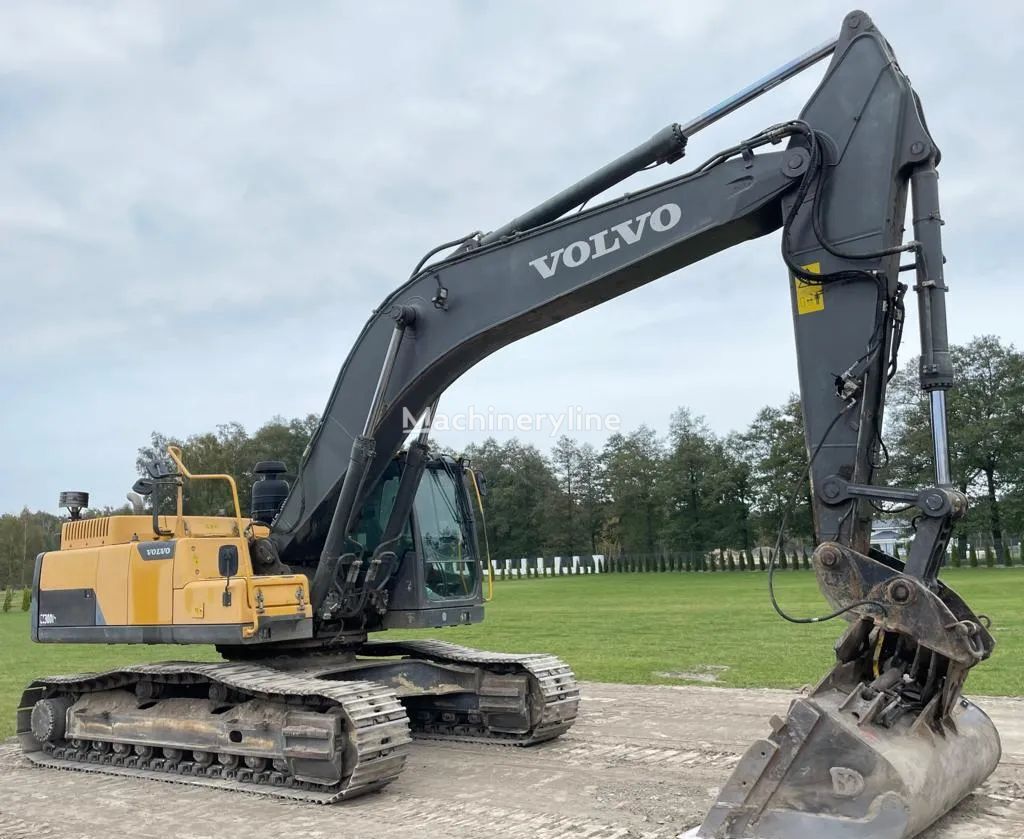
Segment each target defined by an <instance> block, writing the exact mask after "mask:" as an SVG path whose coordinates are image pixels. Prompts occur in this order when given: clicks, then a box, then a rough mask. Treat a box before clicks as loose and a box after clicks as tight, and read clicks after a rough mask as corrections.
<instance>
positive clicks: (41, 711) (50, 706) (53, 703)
mask: <svg viewBox="0 0 1024 839" xmlns="http://www.w3.org/2000/svg"><path fill="white" fill-rule="evenodd" d="M71 704H72V703H71V700H70V699H68V698H67V697H63V696H56V697H53V698H51V699H40V700H39V701H38V702H37V703H36V704H35V705H34V706H33V707H32V719H31V723H30V725H31V729H32V736H33V737H35V738H36V740H38V741H39V742H40V743H53V742H56V741H58V740H63V739H64V734H65V732H66V731H67V724H68V708H70V707H71Z"/></svg>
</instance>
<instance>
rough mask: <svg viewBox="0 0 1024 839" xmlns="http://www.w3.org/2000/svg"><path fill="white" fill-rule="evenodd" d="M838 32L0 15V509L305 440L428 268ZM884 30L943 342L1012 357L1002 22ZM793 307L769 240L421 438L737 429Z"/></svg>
mask: <svg viewBox="0 0 1024 839" xmlns="http://www.w3.org/2000/svg"><path fill="white" fill-rule="evenodd" d="M846 11H847V7H846V5H840V4H838V3H832V2H830V3H826V4H819V5H818V6H816V7H815V8H814V9H813V11H812V10H810V9H807V10H805V11H804V12H803V13H802V14H800V15H798V16H794V15H780V14H778V10H777V9H774V8H772V7H770V6H750V5H744V6H742V7H741V6H732V7H730V6H727V5H726V4H722V3H711V2H707V3H696V2H695V3H687V4H664V3H660V2H633V3H628V4H623V3H615V2H610V0H609V2H594V3H588V4H586V5H585V6H578V5H573V4H554V3H542V2H539V0H537V2H526V3H516V4H505V3H497V2H484V3H475V2H474V3H470V2H447V3H442V2H437V3H430V4H423V3H415V2H406V3H400V2H390V3H386V4H355V3H338V2H323V3H303V4H299V5H296V4H279V3H270V2H211V3H204V4H192V5H187V6H182V5H180V4H173V3H170V2H163V3H144V2H124V3H109V4H78V3H67V4H64V3H47V2H34V3H31V4H7V5H5V6H4V7H3V8H2V9H0V107H2V108H3V112H4V119H3V120H2V121H0V123H2V125H0V132H2V133H3V140H4V158H5V163H6V165H5V166H4V167H2V168H0V282H2V287H3V289H4V296H5V302H4V310H3V311H4V328H3V330H2V332H0V392H2V393H3V394H4V395H5V396H6V399H5V406H4V410H3V412H2V415H0V416H2V419H0V433H2V435H3V439H4V440H5V441H7V443H8V446H9V449H10V452H11V454H10V456H9V457H8V458H7V463H6V464H5V469H4V474H5V476H6V477H7V480H5V481H4V482H2V484H3V485H2V488H0V509H16V508H18V507H20V506H21V504H23V503H28V504H29V505H30V506H33V507H41V508H46V509H49V508H52V507H53V504H54V499H55V497H56V493H57V492H58V491H59V490H60V489H65V488H70V487H72V486H84V487H85V488H87V489H91V490H92V491H93V495H94V499H95V500H96V502H97V503H117V502H118V501H119V500H120V498H121V496H122V491H123V490H124V489H126V488H127V486H128V485H129V484H130V483H131V480H132V478H133V475H132V473H133V463H134V456H135V450H136V448H137V447H138V446H139V445H141V444H143V443H144V442H145V441H146V439H147V436H148V434H149V432H150V431H151V430H153V429H159V430H162V431H165V432H169V433H174V434H188V433H190V432H193V431H199V430H205V429H208V428H211V427H213V426H215V425H216V424H218V423H220V422H226V421H230V420H239V421H241V422H243V423H244V424H246V425H247V426H249V427H250V428H251V427H255V426H257V425H259V424H260V423H261V422H263V421H264V420H266V419H267V418H269V417H271V416H272V415H274V414H284V415H298V414H302V413H306V412H309V411H319V410H320V409H321V408H322V406H323V404H324V402H325V400H326V398H327V395H328V392H329V390H330V387H331V385H332V384H333V380H334V376H335V374H336V371H337V369H338V367H339V366H340V364H341V362H342V361H343V359H344V357H345V355H346V354H347V352H348V349H349V347H350V345H351V343H352V341H353V340H354V338H355V336H356V334H357V333H358V331H359V329H360V328H361V327H362V324H363V322H364V321H365V319H366V318H367V317H368V315H369V314H370V312H371V310H372V309H373V307H374V306H375V305H376V304H377V303H378V302H379V301H380V300H381V299H382V298H383V297H384V296H385V295H386V294H387V293H388V292H389V291H390V290H391V289H392V288H393V287H394V286H396V285H397V284H398V283H399V282H400V281H401V280H402V279H403V278H404V277H405V276H406V275H407V273H408V271H409V269H410V268H411V266H412V265H413V264H414V263H415V262H416V260H417V259H418V258H419V256H420V255H421V254H422V253H423V252H424V251H426V250H427V249H428V248H429V247H431V246H432V245H433V244H434V243H436V242H439V241H443V240H445V239H448V238H451V237H452V236H454V235H458V234H462V233H466V232H469V231H470V230H473V229H477V228H482V229H491V228H494V227H496V226H498V225H499V224H501V223H503V222H504V221H506V220H507V219H508V218H511V217H512V216H514V215H516V214H518V213H519V212H521V211H522V210H524V209H525V208H527V207H529V206H532V205H533V204H535V203H537V202H538V201H539V200H542V199H543V198H545V197H547V196H548V195H550V194H552V193H554V192H556V191H558V190H559V189H561V188H562V187H564V186H565V185H567V184H569V183H572V182H574V181H576V180H577V179H579V178H580V177H582V176H583V175H585V174H587V173H588V172H590V171H592V170H593V169H596V168H597V167H599V166H601V165H603V164H604V163H606V162H607V161H608V160H610V159H612V158H614V157H616V156H618V155H619V154H621V153H622V152H623V151H624V150H626V149H628V148H630V147H632V146H633V145H635V144H636V143H638V142H640V141H642V140H644V139H646V138H647V137H648V136H650V135H651V134H652V133H654V132H655V131H656V130H658V129H659V128H661V127H662V126H663V125H665V124H667V123H669V122H672V121H684V120H686V119H687V118H689V117H691V116H693V115H695V114H697V113H700V112H701V111H703V110H704V109H705V108H707V107H708V106H709V105H710V104H712V103H714V102H715V101H717V100H719V99H721V98H724V97H725V96H727V95H728V94H730V93H731V92H733V91H734V90H737V89H739V88H740V87H743V86H744V85H745V84H747V83H749V82H750V81H751V80H753V79H754V78H757V77H759V76H760V75H762V74H763V73H765V72H766V71H767V70H769V69H770V68H771V67H773V66H775V65H778V64H781V63H783V62H784V61H786V60H788V59H789V58H791V57H792V56H794V55H795V54H797V53H799V52H801V51H803V50H804V49H806V48H807V47H809V46H812V45H814V44H815V43H818V42H820V41H821V40H824V39H825V38H826V37H830V36H831V35H832V34H833V33H834V31H835V30H836V27H837V26H838V24H839V22H840V21H841V18H842V16H843V14H844V13H845V12H846ZM997 17H998V19H999V20H998V21H997V20H996V18H997ZM877 22H878V23H879V25H880V26H881V27H882V29H883V31H884V32H885V33H886V34H887V36H888V37H889V39H890V40H891V41H892V43H893V44H894V47H895V49H896V51H897V54H898V55H899V56H900V60H901V63H902V65H903V67H904V68H905V69H907V70H908V72H910V73H911V75H912V77H913V79H914V82H915V86H916V87H917V89H918V90H919V91H920V93H921V95H922V97H923V98H924V101H925V106H926V109H927V113H928V116H929V122H930V126H931V128H932V130H933V131H934V133H935V134H936V136H937V138H938V139H939V142H940V145H942V147H943V150H944V153H945V159H944V162H943V165H942V167H941V169H942V172H943V181H942V187H943V196H944V215H945V217H946V219H947V222H948V225H947V227H946V230H945V235H946V243H947V252H948V255H949V257H950V265H949V270H948V279H949V282H950V285H951V287H952V288H953V291H954V295H951V297H950V305H951V313H950V318H951V328H952V329H953V334H954V337H955V338H956V339H958V340H965V339H966V338H968V337H970V335H972V334H974V333H976V332H991V331H996V332H998V333H999V334H1001V335H1003V336H1004V337H1005V338H1007V339H1009V340H1017V341H1018V342H1020V339H1021V331H1020V328H1019V327H1018V326H1017V323H1018V319H1017V318H1016V317H1015V316H1014V315H1013V314H1012V313H1013V312H1014V311H1019V309H1020V308H1021V306H1020V304H1021V303H1022V302H1024V286H1021V285H1020V284H1019V283H1017V282H1016V278H1015V276H1014V269H1013V267H1012V266H1014V265H1015V263H1016V255H1015V248H1014V247H1013V246H1014V245H1015V244H1016V242H1015V240H1016V238H1017V235H1018V234H1017V232H1016V225H1015V221H1014V219H1015V212H1014V210H1015V207H1014V206H1012V205H1011V203H1010V202H1011V201H1015V200H1016V195H1015V194H1014V190H1012V189H1008V188H1007V182H1006V172H1007V171H1008V170H1007V163H1008V162H1009V161H1011V160H1012V159H1013V157H1012V150H1013V147H1014V143H1015V138H1016V137H1017V136H1018V135H1019V134H1020V129H1021V127H1022V125H1021V123H1022V120H1024V117H1022V116H1021V114H1020V112H1019V109H1017V108H1014V107H1012V103H1014V102H1015V101H1016V88H1015V87H1014V82H1013V79H1014V77H1015V70H1016V67H1018V66H1019V64H1020V61H1021V47H1020V45H1019V39H1018V38H1017V37H1016V34H1015V33H1017V32H1019V31H1020V26H1021V24H1022V23H1024V19H1022V12H1021V11H1020V9H1019V8H1018V7H1017V6H1016V5H1013V4H1008V3H1007V4H1002V5H996V4H993V5H992V6H991V7H990V14H987V15H964V14H963V13H962V11H961V9H960V8H959V7H958V6H956V5H955V4H948V5H946V4H937V5H936V6H935V7H934V8H932V9H930V11H929V15H928V16H927V17H922V16H920V15H919V14H918V13H915V12H914V10H912V9H910V8H909V7H908V8H907V9H902V8H897V7H892V8H890V9H886V10H884V11H883V12H882V14H880V15H879V16H878V18H877ZM819 76H820V70H816V71H812V72H811V73H808V74H807V75H806V76H805V77H801V78H799V79H796V80H794V81H792V82H790V83H787V84H786V85H784V86H782V87H780V88H778V89H777V90H775V91H773V92H772V93H770V94H769V95H767V96H765V97H764V98H763V99H762V100H759V101H758V102H757V103H755V104H754V105H752V106H751V107H750V108H747V109H744V111H742V112H740V113H737V114H736V115H734V116H733V117H730V118H729V119H728V120H725V121H723V123H721V124H719V125H716V126H714V127H712V128H711V129H709V130H708V131H707V132H706V133H705V134H701V135H699V136H698V137H696V138H695V139H694V140H693V142H692V143H691V150H690V156H689V158H687V160H692V161H696V160H699V159H702V158H703V157H704V156H706V155H708V154H710V153H711V152H713V151H714V150H716V149H717V148H720V147H723V146H726V145H730V144H732V143H733V142H735V141H736V140H737V139H739V138H742V137H745V136H749V135H750V134H751V133H753V132H754V131H756V130H757V129H759V128H762V127H764V126H765V125H767V124H769V123H772V122H776V121H778V120H780V119H783V118H786V117H790V116H793V115H795V114H796V113H797V112H798V111H799V109H800V107H801V104H802V102H803V101H804V100H805V99H806V97H807V95H808V94H809V93H810V91H811V90H812V89H813V86H814V84H815V83H816V81H817V78H818V77H819ZM685 166H686V162H685V161H684V162H683V163H681V164H677V165H676V166H675V167H674V168H673V172H672V174H674V173H675V172H677V171H682V169H683V167H685ZM666 174H668V173H667V172H666V171H665V170H657V171H655V172H651V173H645V174H644V175H642V176H638V177H636V178H634V179H631V181H630V182H629V183H628V184H627V185H626V188H636V187H638V186H641V185H644V184H647V183H651V182H653V181H654V180H655V179H657V178H661V177H665V176H666ZM786 282H787V281H786V278H785V275H784V271H783V270H782V267H781V263H780V260H779V258H778V254H777V241H776V240H775V238H774V237H772V238H770V239H768V240H765V241H760V242H753V243H748V244H747V245H744V246H742V247H740V248H737V249H735V250H734V251H732V252H729V253H725V254H719V255H718V256H716V257H713V258H711V259H709V260H706V261H705V262H703V263H700V264H699V265H696V266H692V267H691V268H689V269H687V270H686V271H684V272H681V273H680V274H679V275H678V276H672V277H667V278H664V279H662V280H660V281H658V282H656V283H654V284H652V285H651V286H649V287H646V288H644V289H641V290H638V291H636V292H633V293H631V294H629V295H627V296H626V297H624V298H622V299H620V300H618V301H615V302H614V303H611V304H606V305H604V306H601V307H598V308H597V309H595V310H592V311H590V312H587V313H585V314H583V315H581V316H579V317H577V318H574V319H572V320H571V321H568V322H565V323H562V324H559V325H557V326H555V327H553V328H552V329H550V330H548V331H546V332H544V333H541V334H538V335H536V336H533V337H531V338H529V339H527V340H525V341H523V342H521V343H520V344H518V345H516V346H514V347H510V348H507V349H506V350H504V351H502V352H500V353H498V354H496V355H495V356H493V357H491V358H489V359H487V360H486V361H485V362H483V363H482V364H481V365H479V366H478V367H477V368H476V369H474V370H473V371H471V372H470V373H469V374H467V376H465V377H464V378H463V379H462V380H460V381H459V382H458V383H456V385H454V386H453V387H452V388H451V390H450V391H449V393H448V394H446V396H445V397H444V400H443V402H442V406H443V408H444V409H445V410H448V411H457V410H459V409H460V406H463V407H464V406H467V405H470V404H474V405H477V406H480V405H482V404H486V405H493V406H494V407H495V409H496V410H499V411H527V412H534V413H536V412H548V411H558V410H561V409H563V408H565V407H567V406H570V405H583V406H585V407H586V408H587V409H588V410H591V409H593V410H601V411H607V412H614V413H618V414H621V415H622V416H623V419H624V422H625V424H626V426H627V427H629V426H632V425H637V424H639V423H641V422H646V423H648V424H650V425H653V426H655V427H658V428H661V429H664V428H665V427H666V426H667V421H668V416H669V414H670V413H671V411H672V410H673V409H674V408H675V407H677V406H678V405H680V404H686V405H689V406H690V407H692V408H693V409H694V411H695V412H697V413H701V414H705V415H707V416H708V418H709V421H710V422H711V424H712V426H713V427H714V428H716V429H717V430H720V431H725V430H728V429H730V428H734V427H741V426H743V425H745V424H746V423H747V422H748V421H749V419H750V418H751V417H752V416H753V414H754V413H755V411H756V410H757V409H758V408H759V407H760V406H761V405H762V404H764V403H767V402H780V401H781V400H783V399H784V398H785V397H786V395H787V394H788V393H789V392H791V391H792V390H793V389H794V388H795V386H796V374H795V360H794V357H793V349H792V338H791V337H790V336H791V332H792V326H791V324H790V320H789V311H788V302H787V294H788V292H787V290H786ZM908 346H910V347H912V346H913V337H912V335H908ZM466 441H467V440H465V439H461V438H459V437H458V435H453V437H452V439H451V440H450V441H446V442H452V443H453V444H456V445H459V444H462V443H464V442H466ZM536 442H538V443H539V444H540V445H542V446H547V445H548V441H547V440H546V439H540V438H538V439H537V440H536Z"/></svg>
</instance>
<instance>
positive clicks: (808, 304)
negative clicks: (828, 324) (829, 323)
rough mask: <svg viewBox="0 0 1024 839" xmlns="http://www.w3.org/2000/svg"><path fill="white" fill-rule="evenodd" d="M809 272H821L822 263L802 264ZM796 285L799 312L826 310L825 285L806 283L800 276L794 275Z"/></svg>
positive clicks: (806, 313)
mask: <svg viewBox="0 0 1024 839" xmlns="http://www.w3.org/2000/svg"><path fill="white" fill-rule="evenodd" d="M801 267H802V268H803V269H804V270H805V271H806V272H807V273H808V274H820V273H821V263H820V262H812V263H811V264H810V265H802V266H801ZM793 282H794V284H795V285H796V310H797V313H798V314H801V315H809V314H810V313H811V312H823V311H825V287H824V286H821V285H815V284H814V283H806V282H804V281H803V280H801V279H800V278H799V277H794V278H793Z"/></svg>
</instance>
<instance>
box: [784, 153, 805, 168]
mask: <svg viewBox="0 0 1024 839" xmlns="http://www.w3.org/2000/svg"><path fill="white" fill-rule="evenodd" d="M786 165H787V166H788V167H789V168H790V169H799V168H800V167H801V166H803V165H804V159H803V157H802V156H801V155H799V154H794V155H790V157H789V160H787V161H786Z"/></svg>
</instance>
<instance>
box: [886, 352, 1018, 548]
mask: <svg viewBox="0 0 1024 839" xmlns="http://www.w3.org/2000/svg"><path fill="white" fill-rule="evenodd" d="M951 354H952V358H953V367H954V371H955V379H954V381H955V386H954V388H953V389H952V390H951V391H950V392H949V394H948V395H947V399H946V408H947V416H948V419H949V423H948V424H949V453H950V472H951V475H952V479H953V484H954V486H956V487H957V488H958V489H960V491H961V492H964V493H965V494H967V495H968V496H969V497H970V499H971V502H972V510H971V511H970V513H969V514H968V516H967V517H966V518H965V519H964V520H963V521H962V522H961V523H960V525H959V526H958V529H957V538H958V540H959V544H960V550H961V553H963V552H964V550H965V548H966V539H967V533H968V531H969V530H970V529H975V528H977V527H978V526H982V527H986V529H987V530H988V531H989V534H990V536H991V539H992V544H993V547H994V550H995V554H996V555H997V556H999V555H1002V552H1003V545H1004V532H1003V531H1004V522H1003V506H1002V505H1003V500H1004V498H1008V497H1009V498H1012V496H1013V494H1014V493H1015V492H1016V491H1017V490H1019V489H1020V487H1021V485H1022V482H1024V411H1022V410H1021V405H1024V353H1021V352H1020V351H1018V350H1017V349H1016V348H1015V347H1014V346H1013V345H1012V344H1004V343H1002V342H1001V341H1000V340H999V338H997V337H995V336H992V335H982V336H980V337H977V338H974V339H973V340H971V341H970V342H969V343H967V344H966V345H963V346H954V347H952V348H951ZM916 368H917V364H916V363H911V364H910V365H908V366H907V367H906V368H905V369H904V370H902V371H901V372H900V373H899V374H898V375H897V376H896V378H895V379H894V380H893V382H892V385H891V386H890V406H891V408H890V425H891V429H892V436H893V438H894V443H895V445H894V458H893V466H894V475H895V477H896V478H897V479H898V480H900V481H901V482H904V483H908V484H917V485H920V484H925V483H930V482H932V481H933V480H934V471H933V466H932V455H931V449H932V441H931V432H930V424H929V407H928V397H927V395H926V394H922V393H921V392H920V390H919V388H918V385H917V381H916V379H917V376H916ZM1010 507H1011V511H1013V509H1014V508H1013V505H1012V503H1011V505H1010Z"/></svg>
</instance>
